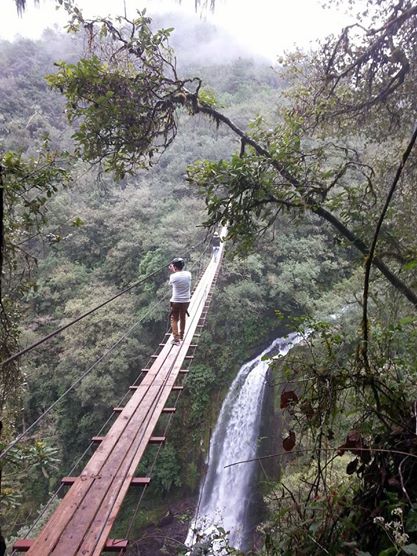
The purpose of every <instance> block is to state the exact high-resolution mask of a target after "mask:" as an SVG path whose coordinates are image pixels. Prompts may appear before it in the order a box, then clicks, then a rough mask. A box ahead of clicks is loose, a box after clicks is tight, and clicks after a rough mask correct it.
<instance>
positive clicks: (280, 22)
mask: <svg viewBox="0 0 417 556" xmlns="http://www.w3.org/2000/svg"><path fill="white" fill-rule="evenodd" d="M0 3H1V16H0V38H3V39H7V40H12V39H13V38H14V37H15V35H16V34H20V35H24V36H28V37H31V38H38V37H39V36H40V35H41V33H42V30H43V29H44V28H45V27H48V26H53V25H54V24H57V25H58V26H59V27H63V26H64V24H65V22H66V19H67V18H66V15H65V12H64V10H62V9H59V10H56V9H55V7H56V2H55V1H54V0H40V3H39V4H40V5H39V6H34V2H33V0H27V9H26V11H25V13H24V14H23V17H22V18H19V17H18V16H17V13H16V5H15V2H14V0H0ZM321 4H322V2H321V0H216V11H215V13H214V14H207V19H208V20H209V21H212V22H213V23H215V24H216V25H217V26H219V27H223V28H225V29H226V30H227V31H228V32H229V33H231V34H232V35H233V36H234V37H235V38H236V40H237V42H238V43H240V45H242V47H243V48H244V50H248V51H250V52H252V53H253V54H261V55H263V56H266V57H267V58H268V59H270V60H271V61H272V60H274V59H275V57H276V56H277V55H280V54H282V53H283V51H284V50H290V49H291V48H292V47H293V46H294V45H297V46H299V47H302V48H308V46H309V43H310V42H311V41H314V40H315V39H317V38H320V37H323V36H325V35H326V34H328V33H331V32H337V31H339V30H340V29H341V28H342V27H343V26H344V25H346V24H348V23H349V22H350V19H349V18H348V16H347V15H346V13H344V11H343V10H336V9H332V10H324V9H323V8H321ZM77 5H78V6H80V7H81V8H82V10H83V12H84V13H85V14H86V15H87V16H88V17H89V16H93V15H108V14H116V13H118V14H123V13H124V7H125V5H126V10H127V15H128V16H132V15H134V14H135V10H136V9H137V8H142V7H145V6H146V7H147V9H148V13H149V14H150V15H152V12H155V13H160V12H161V11H163V12H164V11H165V12H166V11H186V12H188V13H189V14H194V0H182V2H181V5H180V3H179V2H176V1H175V0H78V2H77ZM195 17H199V16H198V15H195Z"/></svg>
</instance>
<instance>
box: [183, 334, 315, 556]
mask: <svg viewBox="0 0 417 556" xmlns="http://www.w3.org/2000/svg"><path fill="white" fill-rule="evenodd" d="M304 337H305V336H302V335H300V334H296V333H292V334H289V335H288V336H286V337H285V338H278V339H276V340H275V341H274V342H272V344H271V345H270V346H269V347H268V348H267V349H266V350H265V351H263V352H262V353H261V354H260V355H258V356H257V357H256V358H255V359H253V360H252V361H250V362H249V363H245V364H244V365H243V366H242V367H241V369H240V371H239V373H238V375H237V376H236V378H235V380H234V381H233V383H232V385H231V387H230V390H229V393H228V394H227V397H226V399H225V400H224V402H223V406H222V409H221V411H220V415H219V418H218V421H217V425H216V428H215V430H214V433H213V436H212V438H211V441H210V450H209V458H208V468H207V474H206V477H205V480H204V482H203V484H202V486H201V490H200V497H199V503H198V507H197V510H196V515H195V516H194V519H193V521H192V523H191V525H190V529H189V531H188V535H187V539H186V541H185V543H186V545H187V546H189V547H192V546H193V545H194V544H195V543H196V542H197V541H199V540H201V539H202V538H203V539H209V538H214V537H216V536H218V535H217V533H216V532H217V531H218V528H219V527H221V528H222V529H224V530H225V531H226V532H227V537H228V540H229V544H230V546H233V547H235V548H238V549H240V550H244V549H245V548H246V545H247V543H248V536H249V534H250V519H249V518H250V516H249V509H250V505H251V498H252V496H253V494H254V492H255V490H254V489H255V477H254V473H255V471H256V462H249V463H243V464H240V465H235V466H232V467H226V466H227V465H230V464H231V463H235V462H239V461H246V460H250V459H253V458H255V457H256V455H257V449H258V437H259V432H260V426H261V417H262V405H263V399H264V392H265V387H266V380H265V379H266V374H267V372H268V361H262V357H263V356H264V355H266V354H267V353H271V354H278V353H279V354H280V355H286V354H287V353H288V351H289V350H290V349H291V348H292V347H293V346H295V345H296V344H298V343H299V342H301V341H302V340H303V339H304ZM203 542H204V541H203ZM221 546H222V543H221V541H218V542H217V543H215V546H214V548H213V552H212V554H216V556H217V555H220V554H222V548H221ZM191 554H192V550H191ZM206 554H207V552H206Z"/></svg>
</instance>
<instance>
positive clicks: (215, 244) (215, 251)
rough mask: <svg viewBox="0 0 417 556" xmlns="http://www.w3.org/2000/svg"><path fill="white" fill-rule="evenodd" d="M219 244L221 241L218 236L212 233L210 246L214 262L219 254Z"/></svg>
mask: <svg viewBox="0 0 417 556" xmlns="http://www.w3.org/2000/svg"><path fill="white" fill-rule="evenodd" d="M220 243H221V239H220V236H219V234H218V233H217V232H214V234H213V237H212V239H211V246H212V248H213V260H214V262H217V256H218V254H219V251H220Z"/></svg>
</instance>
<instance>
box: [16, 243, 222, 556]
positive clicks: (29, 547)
mask: <svg viewBox="0 0 417 556" xmlns="http://www.w3.org/2000/svg"><path fill="white" fill-rule="evenodd" d="M222 250H223V245H222V246H221V247H220V251H219V254H218V257H217V262H215V261H214V260H213V259H211V261H210V263H209V264H208V266H207V269H206V271H205V272H204V274H203V276H202V278H201V280H200V282H199V283H198V285H197V287H196V289H195V291H194V293H193V296H192V298H191V302H190V307H189V314H190V316H189V317H188V318H187V322H186V330H185V335H184V341H183V342H182V343H181V345H180V346H174V345H172V344H171V340H172V336H169V337H168V336H166V338H167V343H166V344H164V345H163V347H162V350H161V352H160V353H159V354H158V355H157V356H156V357H155V360H154V362H153V363H152V366H151V367H150V368H149V369H147V372H146V374H145V376H144V378H143V380H142V382H141V383H140V384H139V385H138V386H135V387H134V388H132V392H133V394H132V397H131V399H130V400H129V401H128V403H127V404H126V406H125V407H124V408H118V409H119V411H120V413H119V415H118V418H117V419H116V421H115V422H114V424H113V426H112V427H111V429H110V430H109V432H108V433H107V435H106V436H104V437H100V438H99V439H98V447H97V449H96V451H95V453H94V455H93V456H92V457H91V459H90V460H89V461H88V463H87V465H86V466H85V468H84V469H83V471H82V472H81V474H80V476H79V477H65V478H64V481H66V484H71V485H72V486H71V487H70V489H69V491H68V493H67V494H66V495H65V497H64V498H63V499H62V501H61V503H60V504H59V506H58V508H57V509H56V510H55V512H54V514H53V515H52V516H51V517H50V519H49V521H48V522H47V524H46V525H45V526H44V528H43V529H42V531H41V532H40V534H39V536H38V537H37V538H36V539H35V540H29V539H26V540H21V541H17V543H16V544H15V546H14V549H15V550H19V551H25V552H27V554H29V555H33V556H46V555H54V556H73V555H79V556H81V555H82V556H90V555H92V556H98V555H100V554H101V553H102V552H103V551H107V550H110V551H118V552H121V551H123V550H124V549H125V548H126V546H127V541H126V540H124V539H119V540H117V539H109V538H108V537H109V534H110V531H111V528H112V526H113V523H114V521H115V519H116V517H117V514H118V512H119V510H120V507H121V505H122V502H123V499H124V497H125V495H126V493H127V490H128V489H129V487H130V485H132V484H139V485H140V484H142V485H144V484H147V483H148V482H149V478H146V477H142V478H137V477H136V478H135V473H136V469H137V467H138V465H139V462H140V460H141V458H142V456H143V454H144V452H145V449H146V447H147V446H148V444H149V443H155V442H157V441H158V442H163V441H164V440H165V439H164V437H162V438H161V437H155V436H153V431H154V429H155V426H156V424H157V422H158V419H159V417H160V415H161V413H163V412H167V411H168V410H169V411H170V412H172V410H175V408H166V407H165V404H166V402H167V400H168V397H169V395H170V393H171V392H172V391H173V390H174V391H175V382H176V380H177V378H178V376H179V374H180V373H184V369H183V368H182V364H183V362H184V360H186V359H188V358H190V357H191V356H190V355H188V351H189V349H190V346H192V348H195V343H194V344H193V337H194V338H196V337H198V336H199V334H196V331H197V332H199V331H200V330H201V326H202V322H203V321H204V319H205V315H206V313H207V304H208V303H209V299H210V297H209V293H210V290H211V288H212V285H213V283H214V281H215V277H216V275H217V272H218V267H219V265H220V261H221V258H222ZM177 390H178V388H177ZM96 442H97V439H96Z"/></svg>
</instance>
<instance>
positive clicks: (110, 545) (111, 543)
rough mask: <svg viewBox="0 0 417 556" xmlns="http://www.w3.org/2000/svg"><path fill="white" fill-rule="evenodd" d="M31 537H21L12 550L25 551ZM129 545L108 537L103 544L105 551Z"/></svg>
mask: <svg viewBox="0 0 417 556" xmlns="http://www.w3.org/2000/svg"><path fill="white" fill-rule="evenodd" d="M33 542H34V541H33V540H32V539H22V540H19V541H16V542H15V543H14V544H13V547H12V550H13V551H14V552H15V551H16V552H27V551H28V550H29V549H30V548H31V547H32V545H33ZM128 545H129V541H128V540H127V539H108V540H107V542H106V544H105V545H104V551H105V552H119V551H120V550H126V548H127V547H128Z"/></svg>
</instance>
